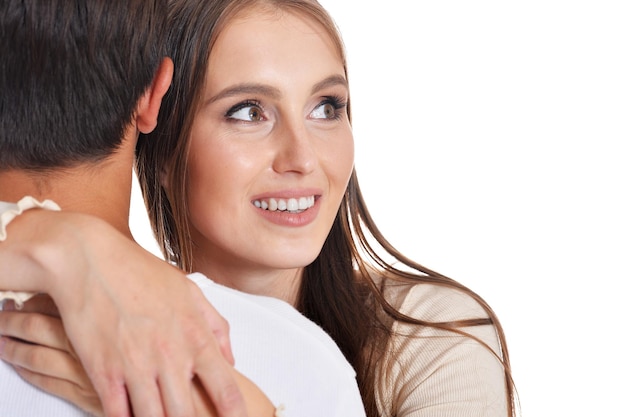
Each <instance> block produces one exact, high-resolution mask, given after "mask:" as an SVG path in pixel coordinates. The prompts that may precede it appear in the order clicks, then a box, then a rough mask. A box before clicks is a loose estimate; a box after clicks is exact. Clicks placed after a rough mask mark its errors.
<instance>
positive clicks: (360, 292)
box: [137, 0, 516, 417]
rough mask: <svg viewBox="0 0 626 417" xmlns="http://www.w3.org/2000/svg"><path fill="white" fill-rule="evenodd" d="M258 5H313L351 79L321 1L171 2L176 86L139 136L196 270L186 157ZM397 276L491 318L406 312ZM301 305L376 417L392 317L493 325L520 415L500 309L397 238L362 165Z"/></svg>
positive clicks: (154, 202) (176, 256)
mask: <svg viewBox="0 0 626 417" xmlns="http://www.w3.org/2000/svg"><path fill="white" fill-rule="evenodd" d="M252 7H254V8H255V11H257V10H259V7H263V8H264V9H263V10H265V9H267V10H268V11H280V10H288V11H290V12H294V13H304V14H305V15H306V16H309V17H311V18H313V19H314V20H316V21H317V22H318V23H320V24H321V25H322V26H323V27H324V28H325V29H326V31H327V32H328V34H329V35H330V37H331V39H333V40H334V43H335V46H336V48H337V51H338V52H339V54H340V56H341V57H342V60H343V65H344V69H345V71H346V77H347V67H346V58H345V50H344V46H343V42H342V39H341V36H340V34H339V31H338V29H337V27H336V25H335V23H334V21H333V20H332V18H331V17H330V16H329V15H328V13H327V12H326V11H325V10H324V8H323V7H322V6H320V5H319V4H318V3H317V2H316V1H315V0H212V1H208V2H207V1H202V0H171V1H170V6H169V19H170V20H169V30H168V50H169V53H170V55H171V57H172V59H173V61H174V66H175V75H174V80H173V83H172V88H171V89H170V91H169V92H168V93H167V95H166V96H165V98H164V100H163V105H162V108H161V113H160V116H159V123H158V126H157V128H156V129H155V131H154V132H152V133H151V134H150V135H147V137H141V138H140V140H139V144H138V146H137V173H138V177H139V182H140V184H141V188H142V191H143V194H144V199H145V201H146V206H147V209H148V214H149V217H150V220H151V224H152V228H153V231H154V233H155V236H156V238H157V241H158V242H159V244H160V246H161V249H162V251H163V253H164V256H165V258H166V260H168V261H169V262H171V263H173V264H175V265H177V266H179V267H180V268H181V269H183V270H185V271H187V272H190V271H191V270H192V268H193V264H192V252H193V247H192V243H191V242H190V239H189V237H188V236H189V223H188V218H187V207H186V201H187V192H188V190H187V188H186V183H187V179H186V172H187V171H186V160H187V155H188V144H189V138H190V130H191V125H192V123H193V119H194V116H195V114H196V111H197V108H198V105H199V101H200V95H199V94H196V92H198V91H202V90H203V87H204V83H205V77H206V72H207V62H208V58H209V54H210V51H211V48H212V46H213V44H214V43H215V40H216V38H217V36H218V35H219V33H220V31H221V29H222V28H223V27H224V26H225V25H226V24H227V23H228V22H229V21H230V20H231V19H232V18H233V17H234V16H235V15H237V14H238V13H240V12H242V11H244V10H250V9H251V8H252ZM348 116H349V117H350V108H349V107H348ZM164 167H167V169H166V170H165V169H164ZM163 176H166V177H167V178H166V181H167V183H168V184H169V186H168V189H169V193H168V192H166V190H165V188H164V187H163V185H162V180H163ZM381 253H382V254H384V256H382V255H380V254H381ZM381 277H382V278H381ZM381 280H382V281H381ZM389 280H393V281H402V282H409V283H413V284H419V283H431V284H435V285H441V286H446V287H451V288H455V289H458V290H460V291H462V292H464V293H465V294H467V295H469V296H470V297H472V298H473V299H475V300H476V301H477V302H478V303H479V304H480V305H481V306H482V307H483V308H484V309H485V311H486V312H487V315H488V318H477V319H473V320H462V321H455V322H444V323H432V322H426V321H422V320H418V319H415V318H412V317H408V316H405V315H403V314H402V313H400V312H399V311H398V310H397V309H396V308H395V307H394V306H392V305H391V304H390V303H389V302H388V301H387V300H386V299H385V297H384V293H383V290H382V287H381V282H385V281H389ZM296 308H298V309H299V310H300V311H301V312H302V313H303V314H304V315H305V316H307V317H308V318H309V319H311V320H313V321H314V322H316V323H318V324H319V325H320V326H321V327H322V328H323V329H324V330H326V332H328V333H329V334H330V336H331V337H332V338H333V339H334V340H335V342H336V343H337V344H338V346H339V347H340V349H341V350H342V352H343V354H344V355H345V356H346V358H347V360H348V361H349V362H350V363H351V364H352V366H353V367H354V368H355V370H356V373H357V380H358V383H359V387H360V390H361V395H362V398H363V402H364V404H365V407H366V411H367V415H368V416H369V417H374V416H380V412H379V411H378V410H377V406H376V399H375V397H376V391H375V387H376V375H375V374H376V365H377V363H379V361H380V359H381V357H382V355H383V354H384V352H385V348H386V346H387V344H388V342H389V340H390V338H391V336H392V334H393V333H392V330H391V325H390V324H389V320H385V319H384V318H385V317H386V318H391V319H392V321H402V322H407V323H413V324H414V325H416V326H428V327H435V328H439V329H444V330H447V331H452V332H456V333H460V334H463V335H466V336H467V337H472V338H474V339H476V338H475V337H474V336H472V335H469V334H467V333H465V332H463V331H462V330H461V328H463V327H467V326H477V325H493V326H494V328H495V329H496V331H497V334H498V338H499V342H500V351H499V352H493V354H494V355H497V356H498V357H499V358H500V360H501V362H502V366H503V368H504V372H505V376H506V386H507V393H508V404H509V407H508V409H509V411H508V415H509V416H513V415H515V398H516V397H515V389H514V385H513V380H512V377H511V372H510V366H509V355H508V349H507V345H506V340H505V338H504V333H503V330H502V326H501V325H500V322H499V321H498V319H497V317H496V315H495V313H494V312H493V311H492V309H491V308H490V307H489V305H488V304H487V303H486V302H485V301H484V300H483V299H482V298H481V297H479V296H478V295H477V294H475V293H474V292H473V291H471V290H470V289H468V288H466V287H464V286H463V285H461V284H459V283H458V282H456V281H454V280H452V279H450V278H448V277H445V276H443V275H441V274H438V273H436V272H435V271H432V270H429V269H427V268H425V267H423V266H421V265H419V264H417V263H415V262H413V261H412V260H410V259H408V258H407V257H405V256H404V255H402V254H401V253H400V252H398V251H397V250H396V249H395V248H394V247H393V246H392V245H391V244H390V243H389V242H387V240H386V239H385V238H384V237H383V236H382V234H381V233H380V231H379V230H378V228H377V227H376V225H375V223H374V221H373V220H372V218H371V216H370V214H369V212H368V210H367V207H366V205H365V201H364V199H363V195H362V193H361V190H360V188H359V184H358V180H357V176H356V172H353V173H352V176H351V178H350V181H349V183H348V187H347V189H346V192H345V195H344V197H343V201H342V203H341V206H340V209H339V212H338V213H337V216H336V218H335V221H334V224H333V226H332V229H331V231H330V234H329V236H328V238H327V239H326V242H325V244H324V246H323V247H322V250H321V252H320V254H319V256H318V257H317V258H316V259H315V261H314V262H313V263H311V264H310V265H308V266H306V267H305V268H304V273H303V278H302V283H301V287H300V290H299V294H298V300H297V303H296ZM478 341H479V342H480V343H481V344H483V345H484V346H485V349H490V348H489V347H488V346H487V345H486V344H485V343H484V342H482V341H480V340H478Z"/></svg>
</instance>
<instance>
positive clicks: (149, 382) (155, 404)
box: [126, 377, 165, 417]
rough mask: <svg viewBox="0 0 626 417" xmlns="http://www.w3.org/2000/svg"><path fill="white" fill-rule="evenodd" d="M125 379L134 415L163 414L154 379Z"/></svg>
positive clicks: (153, 416) (162, 415)
mask: <svg viewBox="0 0 626 417" xmlns="http://www.w3.org/2000/svg"><path fill="white" fill-rule="evenodd" d="M126 380H127V385H126V389H127V390H128V396H129V397H130V403H131V407H132V410H133V416H134V417H164V416H165V413H164V411H163V403H162V401H161V394H160V391H159V386H158V384H157V381H156V379H154V378H151V379H146V378H132V377H131V378H129V377H127V379H126Z"/></svg>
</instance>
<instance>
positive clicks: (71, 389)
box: [15, 367, 104, 417]
mask: <svg viewBox="0 0 626 417" xmlns="http://www.w3.org/2000/svg"><path fill="white" fill-rule="evenodd" d="M15 371H16V372H17V373H18V374H19V375H20V376H21V377H22V379H24V380H25V381H26V382H28V383H30V384H32V385H34V386H36V387H38V388H40V389H42V390H44V391H46V392H48V393H50V394H52V395H55V396H57V397H61V398H64V399H66V400H68V401H70V402H71V403H73V404H75V405H77V406H78V407H80V408H81V409H83V410H85V411H87V412H88V413H90V414H93V415H94V416H97V417H102V416H103V415H104V414H103V410H102V404H101V403H100V398H98V396H97V395H91V396H86V395H85V393H84V392H83V391H82V390H81V389H80V387H78V386H76V385H75V384H73V383H71V382H68V381H66V380H64V379H59V378H54V377H50V376H48V375H42V374H39V373H36V372H32V371H31V370H29V369H25V368H20V367H15Z"/></svg>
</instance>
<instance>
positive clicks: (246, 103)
mask: <svg viewBox="0 0 626 417" xmlns="http://www.w3.org/2000/svg"><path fill="white" fill-rule="evenodd" d="M246 107H258V108H259V109H262V107H261V103H260V102H259V101H258V100H245V101H242V102H240V103H237V104H235V105H234V106H233V107H231V108H230V109H228V110H227V111H226V114H224V116H225V117H231V116H232V115H233V114H235V113H237V112H238V111H239V110H241V109H245V108H246Z"/></svg>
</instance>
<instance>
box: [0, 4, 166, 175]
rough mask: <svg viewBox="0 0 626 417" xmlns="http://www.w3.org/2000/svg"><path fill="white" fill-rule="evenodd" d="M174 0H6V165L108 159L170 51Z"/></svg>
mask: <svg viewBox="0 0 626 417" xmlns="http://www.w3.org/2000/svg"><path fill="white" fill-rule="evenodd" d="M166 16H167V2H166V0H1V1H0V170H7V169H27V170H46V169H49V168H59V167H70V166H73V165H76V164H79V163H83V162H96V161H99V160H101V159H103V158H105V157H107V156H108V155H110V154H111V153H112V152H114V151H115V150H116V149H117V148H118V147H119V145H120V143H121V140H122V137H123V133H124V130H125V129H126V128H127V127H128V125H129V123H130V121H131V120H132V117H133V116H134V111H135V110H136V105H137V102H138V100H139V98H140V97H141V96H142V95H143V93H144V92H145V91H146V89H147V88H148V86H149V85H150V84H151V82H152V79H153V76H154V75H155V71H156V69H157V68H158V65H159V64H160V62H161V60H162V59H163V56H164V54H163V51H164V43H165V32H166V31H165V25H166V23H167V22H166Z"/></svg>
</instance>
